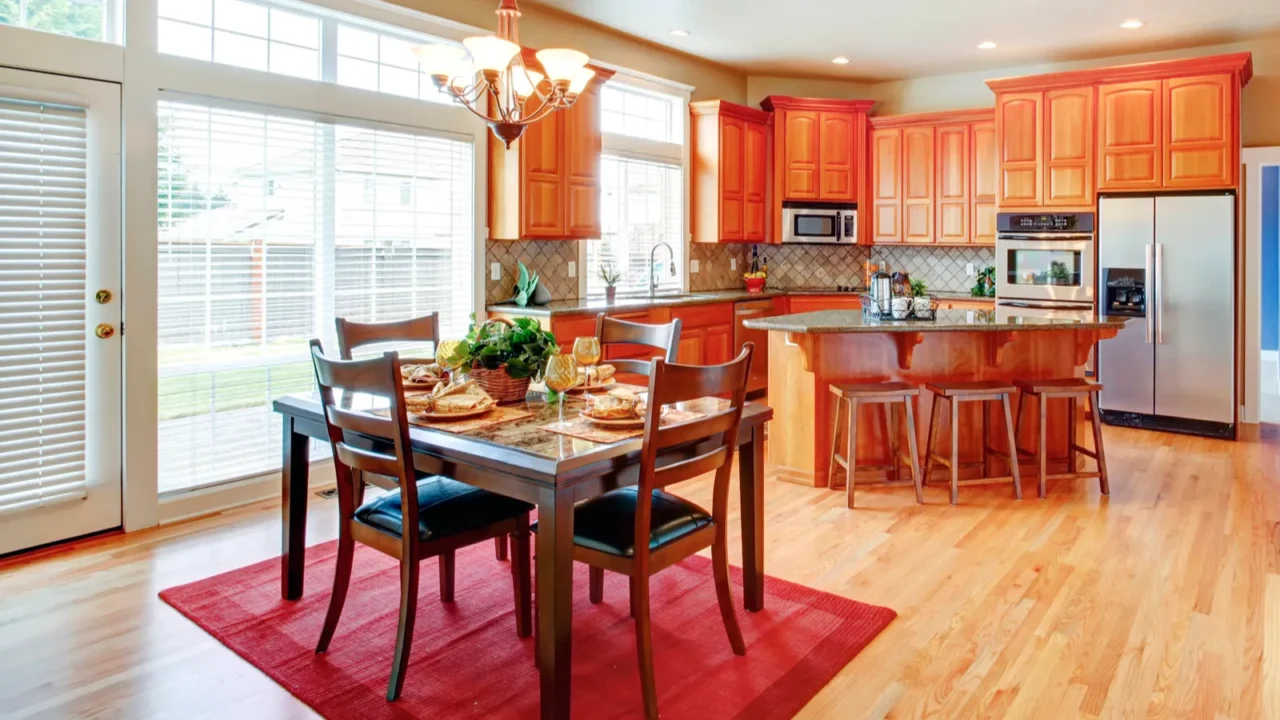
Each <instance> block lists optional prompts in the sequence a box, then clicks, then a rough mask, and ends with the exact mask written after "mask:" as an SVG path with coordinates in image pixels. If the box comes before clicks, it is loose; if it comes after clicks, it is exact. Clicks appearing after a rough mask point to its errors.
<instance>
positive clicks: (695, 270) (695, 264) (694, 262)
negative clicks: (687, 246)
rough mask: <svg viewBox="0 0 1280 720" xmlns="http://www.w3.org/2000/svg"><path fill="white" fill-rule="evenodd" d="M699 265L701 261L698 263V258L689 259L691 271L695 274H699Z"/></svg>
mask: <svg viewBox="0 0 1280 720" xmlns="http://www.w3.org/2000/svg"><path fill="white" fill-rule="evenodd" d="M698 265H699V263H698V261H697V260H690V261H689V272H690V273H692V274H694V275H697V274H698Z"/></svg>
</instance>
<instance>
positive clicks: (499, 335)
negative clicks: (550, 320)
mask: <svg viewBox="0 0 1280 720" xmlns="http://www.w3.org/2000/svg"><path fill="white" fill-rule="evenodd" d="M559 351H560V348H559V347H558V346H557V345H556V338H555V335H552V334H551V333H550V332H549V331H547V330H543V329H542V327H541V326H540V325H539V324H538V321H537V320H536V319H534V318H529V317H520V318H516V319H515V321H514V322H513V321H511V320H507V319H505V318H496V319H493V320H487V321H485V322H483V323H480V324H479V325H472V327H471V330H470V331H469V332H468V333H467V337H466V339H465V340H463V341H462V342H461V344H460V345H459V346H458V348H457V350H455V351H454V354H453V356H452V357H451V358H450V360H451V361H452V362H454V363H456V364H458V365H460V366H462V367H470V368H471V371H470V375H471V378H472V379H473V380H475V381H476V384H478V385H479V386H480V387H482V388H484V390H485V392H487V393H489V395H491V396H492V397H493V399H494V400H497V401H498V402H514V401H516V400H523V399H524V396H525V395H526V394H527V393H528V392H529V383H530V382H531V381H533V380H539V379H541V378H542V373H543V371H544V370H546V367H547V360H548V359H549V358H551V356H553V355H555V354H556V353H558V352H559Z"/></svg>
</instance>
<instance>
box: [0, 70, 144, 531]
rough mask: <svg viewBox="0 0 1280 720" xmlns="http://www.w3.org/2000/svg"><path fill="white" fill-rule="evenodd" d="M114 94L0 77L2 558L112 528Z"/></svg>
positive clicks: (116, 419)
mask: <svg viewBox="0 0 1280 720" xmlns="http://www.w3.org/2000/svg"><path fill="white" fill-rule="evenodd" d="M120 184H121V183H120V88H119V86H118V85H115V84H111V83H101V82H94V81H89V80H80V79H75V78H66V77H61V76H54V75H45V74H41V73H31V72H25V71H20V70H10V69H5V68H0V554H4V553H10V552H14V551H18V550H22V549H26V548H30V547H34V546H37V545H43V544H46V543H50V542H56V541H58V540H64V539H67V538H72V537H76V536H79V535H85V534H88V533H92V532H97V531H100V530H106V529H110V528H114V527H118V526H119V525H120V520H121V507H120V501H121V469H120V456H121V431H120V425H121V414H120V410H121V405H120V403H121V396H120V386H121V374H120V373H121V366H120V360H121V338H120Z"/></svg>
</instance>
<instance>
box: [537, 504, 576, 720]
mask: <svg viewBox="0 0 1280 720" xmlns="http://www.w3.org/2000/svg"><path fill="white" fill-rule="evenodd" d="M535 555H536V557H537V570H536V572H535V575H536V581H537V589H538V592H537V598H538V637H537V647H538V672H539V674H540V675H541V692H542V703H541V704H542V714H541V717H542V718H543V720H553V719H558V718H568V717H569V700H570V683H569V679H570V673H571V672H572V670H573V664H572V662H573V661H572V655H571V650H572V646H573V493H572V491H570V490H560V491H557V490H555V489H552V488H546V489H543V490H542V491H540V492H539V493H538V537H537V550H536V552H535Z"/></svg>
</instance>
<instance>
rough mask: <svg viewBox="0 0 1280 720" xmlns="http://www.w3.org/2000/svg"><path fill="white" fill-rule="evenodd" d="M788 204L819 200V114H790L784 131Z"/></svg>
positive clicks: (785, 184) (784, 159) (796, 111)
mask: <svg viewBox="0 0 1280 720" xmlns="http://www.w3.org/2000/svg"><path fill="white" fill-rule="evenodd" d="M783 135H784V136H785V137H784V142H785V143H786V146H785V148H784V151H783V163H784V164H785V165H786V173H785V178H784V187H783V199H784V200H817V199H818V113H817V112H816V111H810V110H789V111H787V113H786V124H785V128H784V131H783Z"/></svg>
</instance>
